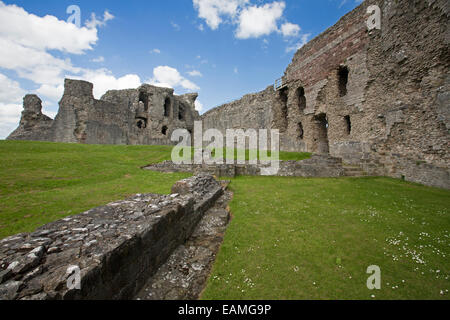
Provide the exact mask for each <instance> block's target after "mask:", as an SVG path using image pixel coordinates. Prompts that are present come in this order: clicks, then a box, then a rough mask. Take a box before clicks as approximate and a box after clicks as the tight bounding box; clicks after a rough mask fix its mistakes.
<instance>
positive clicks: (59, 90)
mask: <svg viewBox="0 0 450 320" xmlns="http://www.w3.org/2000/svg"><path fill="white" fill-rule="evenodd" d="M36 93H37V94H38V95H39V96H40V97H41V98H43V99H44V98H47V99H48V100H50V101H52V102H58V101H59V100H60V99H61V97H62V95H63V93H64V85H63V84H60V85H55V86H53V85H49V84H43V85H41V86H40V87H39V89H37V90H36Z"/></svg>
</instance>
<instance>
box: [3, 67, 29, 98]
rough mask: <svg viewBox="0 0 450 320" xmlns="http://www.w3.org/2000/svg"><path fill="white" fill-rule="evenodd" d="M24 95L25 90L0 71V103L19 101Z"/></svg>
mask: <svg viewBox="0 0 450 320" xmlns="http://www.w3.org/2000/svg"><path fill="white" fill-rule="evenodd" d="M24 95H25V90H23V89H22V88H21V87H20V84H19V83H18V82H17V81H14V80H11V79H9V78H8V77H7V76H5V75H4V74H2V73H0V103H4V104H6V103H20V101H21V100H22V97H23V96H24Z"/></svg>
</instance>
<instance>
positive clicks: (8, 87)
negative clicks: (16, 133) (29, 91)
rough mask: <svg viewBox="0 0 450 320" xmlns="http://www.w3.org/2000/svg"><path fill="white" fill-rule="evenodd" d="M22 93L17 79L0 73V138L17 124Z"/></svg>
mask: <svg viewBox="0 0 450 320" xmlns="http://www.w3.org/2000/svg"><path fill="white" fill-rule="evenodd" d="M24 94H25V91H24V90H23V89H22V88H21V87H20V84H19V83H18V82H17V81H14V80H12V79H10V78H8V77H7V76H6V75H4V74H2V73H0V139H4V138H6V137H7V136H8V135H9V134H10V133H11V132H12V131H13V130H14V129H16V127H17V126H18V124H19V120H20V115H21V113H22V97H23V96H24Z"/></svg>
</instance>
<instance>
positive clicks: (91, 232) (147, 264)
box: [0, 175, 223, 300]
mask: <svg viewBox="0 0 450 320" xmlns="http://www.w3.org/2000/svg"><path fill="white" fill-rule="evenodd" d="M172 192H173V193H172V194H171V195H156V194H143V195H140V194H138V195H135V196H134V197H131V198H129V199H127V200H125V201H118V202H114V203H110V204H108V205H106V206H103V207H98V208H95V209H92V210H89V211H87V212H85V213H82V214H79V215H76V216H71V217H68V218H65V219H62V220H59V221H56V222H53V223H50V224H47V225H45V226H43V227H41V228H39V229H38V230H36V231H35V232H33V233H31V234H18V235H15V236H12V237H9V238H6V239H3V240H1V241H0V300H4V299H6V300H13V299H31V300H42V299H66V300H71V299H131V298H133V297H134V296H135V295H136V294H137V293H138V291H139V290H140V289H141V288H142V286H143V285H144V284H145V283H146V282H147V280H148V278H149V277H151V276H152V275H153V274H155V273H156V271H157V270H158V268H159V267H160V266H161V265H162V264H163V263H164V262H165V261H166V260H167V258H168V257H169V256H170V255H171V253H172V252H173V251H174V250H175V249H176V248H177V247H178V246H179V245H181V244H182V243H184V242H185V241H186V239H187V238H188V237H189V236H190V235H191V234H192V232H193V231H194V229H195V227H196V225H197V224H198V222H199V221H200V219H201V218H202V216H203V214H204V212H205V211H206V210H208V209H209V208H210V207H212V206H213V204H214V201H215V200H216V199H217V198H218V197H220V196H221V195H222V194H223V189H222V187H221V185H220V183H218V182H217V181H216V180H214V178H213V177H211V176H208V175H199V176H195V177H192V178H189V179H185V180H182V181H179V182H177V183H176V184H175V185H174V186H173V188H172ZM71 266H78V267H79V268H80V271H81V278H80V279H81V290H77V289H69V288H68V286H67V280H68V278H69V277H70V275H71V274H70V272H69V273H68V270H70V269H69V268H70V267H71Z"/></svg>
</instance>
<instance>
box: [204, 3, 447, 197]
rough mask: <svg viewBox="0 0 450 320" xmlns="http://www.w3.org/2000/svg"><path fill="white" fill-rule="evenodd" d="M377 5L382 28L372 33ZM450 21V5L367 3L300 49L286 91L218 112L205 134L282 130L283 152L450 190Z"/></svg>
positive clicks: (288, 73) (246, 100)
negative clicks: (372, 9)
mask: <svg viewBox="0 0 450 320" xmlns="http://www.w3.org/2000/svg"><path fill="white" fill-rule="evenodd" d="M370 5H378V6H379V7H380V8H381V11H382V17H381V18H382V21H381V30H371V31H368V30H367V25H366V20H367V18H368V15H367V14H366V11H367V8H368V7H369V6H370ZM448 19H449V5H448V1H447V0H435V1H428V0H421V1H408V0H401V1H393V0H371V1H364V2H363V3H362V4H361V5H360V6H358V7H357V8H356V9H355V10H353V11H352V12H350V13H348V14H347V15H345V16H344V17H342V18H341V19H340V20H339V22H337V23H336V24H335V25H334V26H332V27H331V28H329V29H328V30H326V31H325V32H323V33H322V34H320V35H319V36H318V37H316V38H314V39H313V40H311V41H310V42H309V43H307V44H306V45H305V46H303V47H302V48H301V49H300V50H298V52H297V53H296V54H295V56H294V58H293V59H292V62H291V64H290V65H289V66H288V67H287V69H286V71H285V74H284V82H285V86H284V88H283V89H282V90H278V91H275V90H274V89H271V88H268V89H266V90H264V91H262V92H260V93H256V94H253V95H248V96H245V97H243V98H242V99H241V100H237V101H234V102H231V103H229V104H226V105H223V106H220V107H218V108H216V109H213V110H212V111H210V112H207V113H205V114H204V115H203V116H202V119H203V121H204V125H203V129H204V130H208V129H210V128H217V129H219V130H222V131H225V130H226V129H228V128H232V129H239V128H243V129H246V128H254V129H259V128H271V129H279V130H280V132H281V136H280V138H281V142H280V144H281V149H282V150H285V151H308V152H314V153H325V154H326V153H329V154H330V155H331V156H333V157H339V158H342V159H343V160H344V162H346V163H349V164H353V165H361V166H363V167H364V168H365V169H367V170H369V171H370V172H371V173H373V174H379V175H388V176H392V177H397V178H398V177H404V178H405V179H406V180H408V181H413V182H419V183H424V184H427V185H431V186H437V187H443V188H450V179H449V176H450V175H449V166H448V164H449V163H450V155H449V149H450V134H449V127H450V125H449V114H450V111H449V110H450V100H449V97H450V94H449V92H450V72H449V65H450V52H449V50H448V47H449V42H450V38H449V36H448V35H449V24H448ZM411 30H420V32H419V33H417V32H411ZM343 70H344V71H345V70H347V75H346V76H345V74H346V72H344V71H343ZM257 105H258V106H259V107H258V106H257ZM262 114H264V117H263V118H262V119H261V120H260V119H259V117H261V115H262ZM416 162H417V163H425V164H426V166H420V168H417V166H416V165H411V164H414V163H416ZM416 169H419V170H416Z"/></svg>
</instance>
